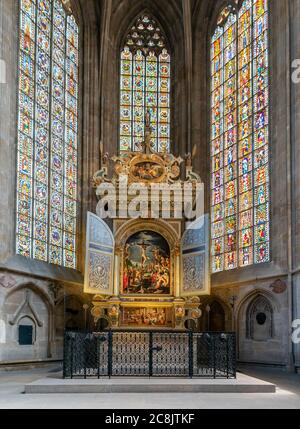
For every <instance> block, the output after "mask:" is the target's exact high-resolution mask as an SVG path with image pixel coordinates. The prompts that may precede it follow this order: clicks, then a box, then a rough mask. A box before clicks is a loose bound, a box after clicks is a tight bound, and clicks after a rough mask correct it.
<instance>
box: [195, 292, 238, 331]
mask: <svg viewBox="0 0 300 429" xmlns="http://www.w3.org/2000/svg"><path fill="white" fill-rule="evenodd" d="M202 310H203V311H202V318H201V329H202V330H203V331H212V332H224V331H225V332H226V331H227V332H228V331H232V309H231V308H230V306H229V305H228V304H226V303H225V302H224V301H222V300H221V299H219V298H218V297H211V298H208V299H207V300H204V301H203V304H202Z"/></svg>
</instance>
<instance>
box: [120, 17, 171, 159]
mask: <svg viewBox="0 0 300 429" xmlns="http://www.w3.org/2000/svg"><path fill="white" fill-rule="evenodd" d="M120 56H121V72H120V141H119V148H120V151H121V152H122V151H140V150H141V149H142V146H141V143H142V142H143V141H144V137H145V135H144V128H145V127H144V124H145V118H146V115H147V113H148V112H149V113H150V117H151V127H152V140H151V144H152V148H153V149H154V150H155V151H157V152H168V151H169V149H170V80H171V57H170V53H169V50H168V46H167V43H166V39H165V36H164V34H163V31H162V29H161V28H160V26H159V24H158V23H157V21H156V20H155V19H154V18H152V17H151V16H150V14H147V13H144V14H142V15H140V16H139V17H138V18H137V20H136V21H135V23H134V24H133V26H132V27H131V29H130V30H129V32H128V34H127V36H126V38H125V41H124V46H123V49H122V51H121V54H120Z"/></svg>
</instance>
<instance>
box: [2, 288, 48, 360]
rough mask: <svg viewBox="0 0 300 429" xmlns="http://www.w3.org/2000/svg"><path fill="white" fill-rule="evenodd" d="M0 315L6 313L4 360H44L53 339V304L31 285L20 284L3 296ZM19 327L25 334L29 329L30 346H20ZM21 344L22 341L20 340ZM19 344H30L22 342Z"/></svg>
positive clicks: (41, 291) (46, 296) (43, 293)
mask: <svg viewBox="0 0 300 429" xmlns="http://www.w3.org/2000/svg"><path fill="white" fill-rule="evenodd" d="M3 312H4V314H6V347H5V350H4V360H14V359H15V356H16V355H17V354H18V356H19V358H18V359H21V360H22V359H23V360H25V361H26V360H35V359H45V358H49V357H51V355H52V350H51V346H52V340H53V327H52V324H53V305H52V303H51V300H50V298H49V296H48V295H47V294H46V293H45V292H44V291H43V290H42V289H41V288H40V287H38V286H37V285H34V284H32V283H29V284H23V285H20V286H18V287H16V288H14V289H12V290H10V291H9V293H8V294H7V295H6V298H5V301H4V306H3ZM20 326H27V327H28V328H27V329H26V328H24V329H23V328H21V330H24V331H26V330H27V334H28V335H29V326H31V327H32V344H31V347H22V344H20V341H19V340H20V335H19V334H20V332H19V331H20ZM21 343H22V341H21ZM23 345H28V346H29V345H30V344H29V341H24V344H23Z"/></svg>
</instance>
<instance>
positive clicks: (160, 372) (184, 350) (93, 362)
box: [63, 330, 236, 378]
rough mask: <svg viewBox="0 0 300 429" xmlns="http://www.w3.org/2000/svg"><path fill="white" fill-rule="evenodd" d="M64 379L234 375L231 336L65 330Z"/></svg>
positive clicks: (234, 340) (222, 376)
mask: <svg viewBox="0 0 300 429" xmlns="http://www.w3.org/2000/svg"><path fill="white" fill-rule="evenodd" d="M63 376H64V378H88V377H97V378H101V377H114V376H117V377H118V376H125V377H130V376H135V377H190V378H193V377H203V378H235V377H236V338H235V334H234V333H220V332H202V333H197V332H191V331H123V330H122V331H121V330H120V331H107V332H97V333H96V332H94V333H79V332H66V333H65V339H64V365H63Z"/></svg>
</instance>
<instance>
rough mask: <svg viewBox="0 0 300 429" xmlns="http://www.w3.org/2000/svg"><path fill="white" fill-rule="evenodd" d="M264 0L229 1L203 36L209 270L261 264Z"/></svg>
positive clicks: (265, 207)
mask: <svg viewBox="0 0 300 429" xmlns="http://www.w3.org/2000/svg"><path fill="white" fill-rule="evenodd" d="M268 74H269V69H268V0H244V1H243V2H238V1H236V7H235V6H233V5H230V6H228V7H226V8H225V9H224V10H223V11H222V13H221V14H220V17H219V20H218V23H217V27H216V29H215V32H214V34H213V36H212V39H211V143H210V148H211V222H212V230H211V235H212V249H211V253H212V272H213V273H215V272H219V271H223V270H230V269H233V268H237V267H245V266H248V265H251V264H259V263H264V262H269V260H270V249H269V246H270V244H269V235H270V231H269V221H270V219H269V200H270V199H269V107H268V106H269V83H268Z"/></svg>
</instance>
